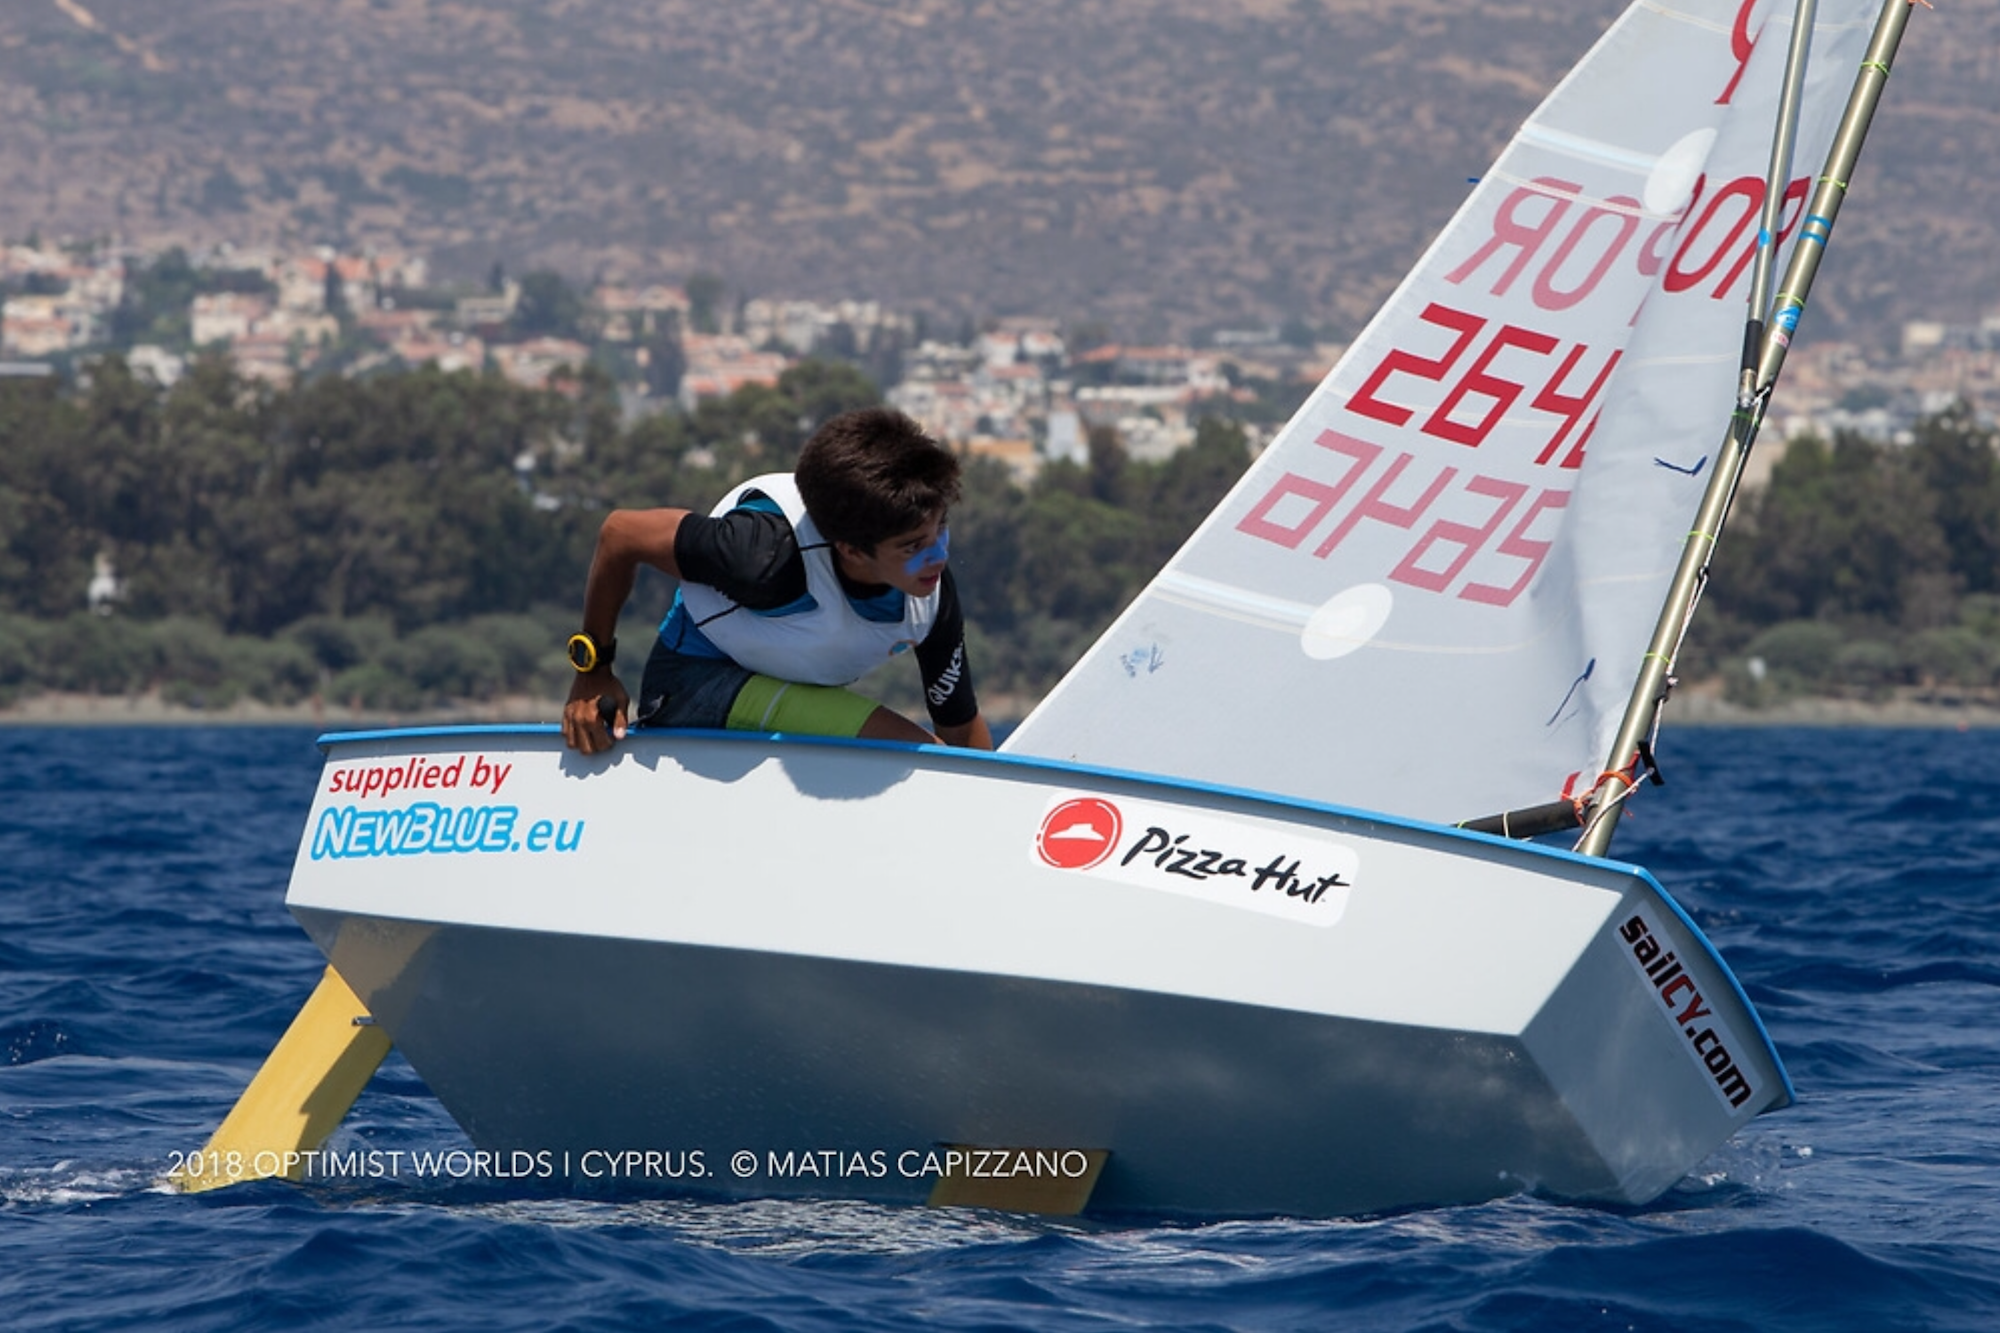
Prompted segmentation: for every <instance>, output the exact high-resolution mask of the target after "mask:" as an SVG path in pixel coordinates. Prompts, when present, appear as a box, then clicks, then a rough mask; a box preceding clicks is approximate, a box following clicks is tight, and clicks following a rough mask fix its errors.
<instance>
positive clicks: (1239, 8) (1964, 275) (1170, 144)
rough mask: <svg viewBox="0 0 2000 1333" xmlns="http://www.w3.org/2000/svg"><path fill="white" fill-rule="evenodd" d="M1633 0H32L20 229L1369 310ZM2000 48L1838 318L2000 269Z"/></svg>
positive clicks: (1853, 322) (15, 233)
mask: <svg viewBox="0 0 2000 1333" xmlns="http://www.w3.org/2000/svg"><path fill="white" fill-rule="evenodd" d="M1620 7H1621V6H1620V4H1619V3H1618V0H1572V2H1571V3H1568V4H1562V5H1530V4H1526V3H1515V2H1512V0H1509V2H1506V3H1492V4H1482V5H1480V6H1478V7H1477V8H1476V9H1468V7H1467V6H1465V5H1463V4H1462V3H1459V2H1458V0H1406V2H1405V3H1402V4H1398V5H1380V4H1373V3H1363V2H1362V0H1317V2H1315V0H1086V2H1085V3H1080V4H1073V5H1062V6H1057V5H1049V4H1042V3H1033V2H1032V0H896V2H891V0H821V3H817V4H812V5H799V4H793V3H781V2H780V0H729V2H728V3H726V4H715V3H697V2H696V0H490V2H489V3H470V2H459V0H331V2H329V0H176V3H174V4H172V5H160V4H157V3H152V2H151V0H14V3H12V4H10V5H8V6H6V7H5V10H4V12H0V116H4V118H5V124H6V125H7V129H6V131H5V132H4V133H0V179H4V180H5V181H6V182H7V188H6V189H5V190H4V191H0V234H4V235H6V236H11V237H16V238H19V237H22V236H25V235H27V234H28V233H30V232H31V231H39V232H41V233H42V234H44V235H48V234H76V235H98V234H115V235H118V236H120V237H123V238H125V239H128V240H133V241H139V242H142V243H152V244H157V243H160V242H163V241H167V240H181V241H189V242H196V243H200V242H206V241H214V240H222V239H229V240H235V241H238V242H246V243H261V242H270V241H277V240H283V239H290V240H305V241H329V242H336V243H344V244H358V243H368V242H374V243H377V244H383V245H395V246H401V247H406V248H411V249H415V250H418V251H421V252H426V253H429V254H430V255H431V256H432V257H433V259H434V261H435V262H436V265H437V268H438V271H439V272H441V273H442V274H444V275H446V276H453V275H456V276H462V277H472V276H475V275H483V274H484V273H485V272H486V271H487V269H488V268H489V267H490V266H491V264H492V263H493V262H494V261H495V260H500V261H503V262H505V263H506V264H507V266H508V267H509V268H510V269H512V270H514V271H517V272H518V271H520V270H521V269H523V268H526V267H531V266H539V265H549V266H554V267H558V268H560V269H563V270H565V271H566V272H569V273H570V274H572V275H573V276H576V277H588V276H591V275H593V274H596V273H599V272H606V271H615V272H620V273H623V274H625V275H628V276H635V277H636V276H658V277H665V278H669V279H675V278H682V277H685V276H686V275H687V274H689V273H691V272H693V271H695V270H697V269H710V270H713V271H716V272H718V273H720V274H721V275H722V276H723V277H724V279H725V280H726V281H727V282H728V283H729V285H730V286H731V288H732V289H733V290H735V291H736V292H738V293H742V294H750V295H795V296H803V297H819V298H834V297H843V296H873V297H878V298H880V299H882V300H885V301H888V302H890V303H892V304H895V305H899V306H903V307H907V308H923V309H929V310H931V311H933V312H936V313H937V314H939V315H940V316H945V317H957V316H962V315H966V314H975V315H996V314H1009V313H1026V312H1039V313H1046V314H1050V315H1054V316H1058V317H1061V318H1064V319H1069V320H1076V319H1100V320H1104V321H1106V322H1108V323H1110V324H1111V325H1113V326H1114V327H1116V328H1118V329H1120V330H1121V331H1123V332H1125V333H1126V334H1128V335H1130V336H1137V337H1151V336H1162V335H1166V334H1186V333H1188V332H1191V331H1193V330H1194V329H1196V328H1198V327H1204V326H1208V327H1212V326H1217V325H1224V326H1226V325H1240V324H1247V323H1264V322H1276V321H1280V320H1284V319H1287V318H1304V319H1306V320H1308V321H1310V322H1312V323H1315V324H1319V325H1322V326H1324V327H1325V328H1327V329H1328V330H1329V331H1330V332H1332V333H1334V334H1336V335H1338V334H1344V333H1348V332H1351V331H1352V330H1353V329H1354V328H1355V327H1357V326H1358V324H1359V323H1360V322H1361V320H1363V319H1364V318H1365V317H1366V316H1367V314H1368V313H1369V312H1370V311H1371V310H1372V309H1373V308H1374V306H1375V305H1376V304H1377V303H1378V302H1379V301H1380V299H1381V298H1382V297H1383V296H1384V295H1385V294H1386V292H1387V291H1388V289H1389V288H1390V286H1392V285H1393V283H1394V281H1395V280H1396V279H1397V278H1398V277H1399V276H1400V275H1401V273H1402V272H1403V270H1404V269H1405V268H1406V267H1407V266H1408V264H1409V263H1410V262H1411V261H1412V260H1413V259H1414V257H1415V256H1416V255H1417V254H1418V253H1419V251H1420V250H1421V249H1422V247H1423V246H1424V245H1425V244H1426V243H1427V242H1428V240H1429V239H1430V238H1431V236H1432V235H1433V234H1434V233H1435V231H1436V230H1437V228H1438V227H1439V226H1440V225H1442V223H1443V222H1444V220H1445V219H1446V218H1447V217H1448V216H1449V214H1450V212H1451V209H1452V207H1453V206H1454V204H1455V203H1456V202H1457V200H1458V199H1459V198H1460V197H1461V196H1462V194H1463V191H1464V189H1465V182H1466V179H1467V177H1469V176H1475V175H1478V174H1479V173H1481V172H1482V171H1483V170H1484V169H1485V167H1486V166H1487V164H1488V163H1489V162H1490V160H1491V158H1492V156H1493V154H1494V153H1495V152H1496V151H1497V149H1498V147H1499V146H1500V145H1501V144H1502V143H1503V142H1504V141H1505V139H1506V137H1507V135H1508V134H1509V133H1510V132H1511V131H1512V129H1513V128H1514V126H1515V125H1516V124H1517V123H1518V122H1519V120H1520V119H1521V117H1522V116H1523V115H1525V114H1526V112H1527V111H1528V110H1529V109H1531V107H1532V106H1533V104H1534V102H1535V101H1536V100H1537V99H1538V98H1539V97H1540V95H1541V94H1542V93H1543V92H1544V91H1545V90H1546V88H1547V87H1548V86H1550V85H1551V84H1552V83H1553V81H1554V80H1555V79H1556V78H1558V77H1560V75H1561V73H1562V72H1563V71H1564V70H1565V69H1566V68H1567V67H1568V66H1569V65H1570V64H1571V63H1572V62H1573V61H1574V60H1575V59H1576V58H1577V57H1578V56H1579V55H1580V54H1581V53H1582V52H1583V51H1584V50H1585V49H1586V48H1587V47H1588V45H1589V44H1590V42H1591V41H1592V40H1593V39H1594V38H1595V36H1596V35H1597V34H1598V33H1599V32H1600V31H1601V30H1602V28H1603V27H1604V25H1605V24H1606V23H1607V22H1608V21H1609V20H1610V18H1611V17H1612V16H1613V15H1615V13H1616V12H1617V11H1618V10H1619V8H1620ZM1996 66H2000V7H1995V6H1991V5H1982V6H1974V5H1969V4H1965V3H1964V0H1954V2H1953V3H1948V4H1943V5H1941V12H1937V13H1930V12H1926V13H1923V14H1920V15H1919V16H1918V22H1916V23H1915V24H1914V25H1913V28H1912V38H1911V40H1910V42H1909V44H1908V45H1907V46H1906V48H1905V54H1904V56H1903V58H1902V59H1901V60H1900V61H1899V63H1898V67H1897V74H1898V77H1897V79H1896V80H1895V84H1894V86H1893V87H1892V89H1891V96H1890V99H1889V102H1888V104H1887V107H1886V109H1885V111H1884V113H1883V115H1882V117H1881V120H1880V122H1879V132H1878V139H1877V141H1876V142H1875V143H1874V144H1873V145H1871V150H1870V154H1869V157H1868V160H1867V161H1866V162H1865V163H1864V167H1863V172H1862V176H1863V181H1862V185H1863V186H1864V187H1865V190H1864V192H1862V193H1859V194H1857V201H1858V202H1857V206H1856V207H1855V208H1853V209H1852V210H1850V211H1849V212H1848V213H1847V214H1845V215H1843V223H1842V226H1843V231H1842V240H1841V244H1840V245H1839V246H1837V247H1835V250H1834V254H1833V258H1832V260H1831V262H1830V263H1829V266H1828V272H1827V274H1826V276H1825V279H1824V280H1823V282H1822V284H1821V287H1820V298H1819V300H1818V302H1817V305H1816V309H1815V318H1816V319H1818V320H1820V321H1823V322H1822V323H1821V324H1820V325H1819V326H1818V327H1819V329H1820V330H1821V331H1822V332H1836V331H1837V332H1844V333H1850V334H1852V333H1861V334H1863V335H1864V336H1883V337H1886V336H1889V334H1890V333H1891V332H1892V331H1893V329H1894V328H1895V326H1896V325H1897V324H1899V323H1900V321H1901V320H1903V319H1905V318H1911V317H1916V316H1924V317H1930V318H1944V319H1950V320H1972V319H1976V318H1977V317H1978V316H1979V315H1981V314H1982V313H1984V312H1985V309H1986V307H1987V306H1989V305H1994V304H2000V246H1995V245H1994V244H1993V243H1992V239H1993V226H1992V223H1991V222H1990V219H1991V218H1993V217H1994V216H1996V215H2000V173H1996V172H1994V171H1992V170H1988V169H1986V168H1987V167H1988V166H1990V165H1991V164H1992V163H1993V161H1994V159H1995V157H1996V154H2000V150H1996V147H1995V145H2000V108H1997V107H1996V105H1995V101H1996V99H1995V98H1994V97H1993V96H1992V88H1993V86H1994V78H1995V75H1996V72H2000V71H1996Z"/></svg>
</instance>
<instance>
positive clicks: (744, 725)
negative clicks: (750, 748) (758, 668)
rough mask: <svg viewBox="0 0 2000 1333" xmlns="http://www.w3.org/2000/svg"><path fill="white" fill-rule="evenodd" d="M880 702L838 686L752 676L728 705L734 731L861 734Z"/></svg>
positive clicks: (730, 721) (815, 734)
mask: <svg viewBox="0 0 2000 1333" xmlns="http://www.w3.org/2000/svg"><path fill="white" fill-rule="evenodd" d="M878 706H879V705H877V704H876V702H875V701H874V700H873V699H864V698H863V697H861V696H860V695H858V694H856V693H855V692H854V691H852V690H849V689H844V688H842V687H841V686H838V685H800V684H798V683H796V682H794V681H789V680H774V679H773V678H771V677H770V676H757V675H753V676H751V677H750V679H749V680H747V681H745V682H744V683H743V688H742V689H741V690H739V691H737V693H736V699H735V701H734V702H733V703H731V704H730V705H729V720H728V721H727V722H725V723H724V724H723V725H724V726H726V727H727V728H728V729H729V730H731V731H789V732H793V733H796V734H799V735H805V736H858V735H860V734H861V725H862V723H864V722H866V721H867V720H868V717H869V714H871V713H873V712H874V711H875V709H876V708H877V707H878Z"/></svg>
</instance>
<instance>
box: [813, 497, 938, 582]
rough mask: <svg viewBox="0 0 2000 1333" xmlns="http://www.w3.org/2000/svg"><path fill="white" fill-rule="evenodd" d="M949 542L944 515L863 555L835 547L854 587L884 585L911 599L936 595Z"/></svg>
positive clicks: (858, 550) (851, 548) (855, 549)
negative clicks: (900, 591)
mask: <svg viewBox="0 0 2000 1333" xmlns="http://www.w3.org/2000/svg"><path fill="white" fill-rule="evenodd" d="M950 544H951V539H950V536H949V529H948V528H947V527H946V524H945V515H944V514H943V513H938V514H934V515H932V516H931V517H930V519H928V520H927V521H926V522H925V523H924V524H923V526H922V527H917V528H912V529H910V530H909V531H908V532H901V533H897V534H896V535H895V536H893V537H889V538H885V539H884V540H883V541H881V542H879V543H877V544H876V547H875V549H874V550H873V551H863V550H862V549H861V548H860V547H858V546H850V545H848V544H847V543H846V542H841V543H839V544H838V547H837V549H838V551H839V553H840V562H841V567H842V568H843V569H844V570H845V571H846V572H847V576H848V577H849V578H851V579H853V580H854V581H855V582H857V583H886V584H888V585H889V586H890V587H892V588H900V589H902V590H903V591H904V592H906V593H908V594H909V595H910V596H912V597H928V596H930V595H931V594H932V593H933V592H935V591H937V586H938V580H939V579H941V578H943V577H944V566H945V561H946V559H947V558H949V556H950Z"/></svg>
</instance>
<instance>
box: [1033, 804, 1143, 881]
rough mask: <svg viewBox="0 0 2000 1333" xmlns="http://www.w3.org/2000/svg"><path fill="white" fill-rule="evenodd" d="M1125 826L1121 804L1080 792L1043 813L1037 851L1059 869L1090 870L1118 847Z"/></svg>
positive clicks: (1036, 845) (1037, 836) (1036, 840)
mask: <svg viewBox="0 0 2000 1333" xmlns="http://www.w3.org/2000/svg"><path fill="white" fill-rule="evenodd" d="M1124 827H1125V821H1124V819H1123V817H1121V816H1120V815H1119V813H1118V807H1117V806H1115V805H1113V804H1111V802H1109V801H1101V800H1099V799H1098V798H1096V797H1095V796H1079V797H1077V798H1076V799H1075V800H1070V801H1064V802H1063V803H1062V804H1061V805H1059V806H1057V807H1056V808H1055V809H1053V810H1051V811H1049V812H1048V814H1047V815H1045V816H1043V818H1042V830H1041V832H1039V833H1037V834H1036V835H1035V851H1036V852H1038V853H1039V854H1040V855H1041V858H1042V860H1043V861H1045V862H1047V863H1048V864H1049V865H1052V866H1054V867H1055V868H1056V869H1058V870H1088V869H1090V868H1091V867H1092V866H1094V865H1096V864H1098V863H1099V862H1100V861H1102V860H1104V859H1105V858H1106V857H1107V856H1110V855H1111V853H1112V852H1113V851H1115V850H1117V847H1118V835H1119V833H1120V832H1121V831H1123V829H1124Z"/></svg>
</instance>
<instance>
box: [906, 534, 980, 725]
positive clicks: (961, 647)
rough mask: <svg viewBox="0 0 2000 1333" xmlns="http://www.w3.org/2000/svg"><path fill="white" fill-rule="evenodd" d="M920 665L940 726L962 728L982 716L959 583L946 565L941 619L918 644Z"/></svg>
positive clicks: (928, 702) (940, 594) (940, 595)
mask: <svg viewBox="0 0 2000 1333" xmlns="http://www.w3.org/2000/svg"><path fill="white" fill-rule="evenodd" d="M917 668H918V670H919V671H921V672H922V673H923V678H924V706H925V707H926V708H928V709H930V714H931V721H932V722H933V723H935V724H936V725H937V726H940V727H962V726H964V725H965V724H966V723H968V722H970V721H972V719H973V718H975V717H977V716H979V700H978V698H977V697H975V696H974V694H973V692H972V663H971V662H969V661H968V660H966V655H965V613H964V612H963V611H962V610H960V609H959V605H958V585H957V584H956V583H954V582H953V581H952V577H951V568H950V567H949V566H946V568H945V571H944V578H943V579H942V580H940V581H939V583H938V608H937V619H936V620H935V621H934V622H932V624H931V632H930V633H929V634H926V635H925V636H924V641H923V642H922V643H920V644H918V645H917Z"/></svg>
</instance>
